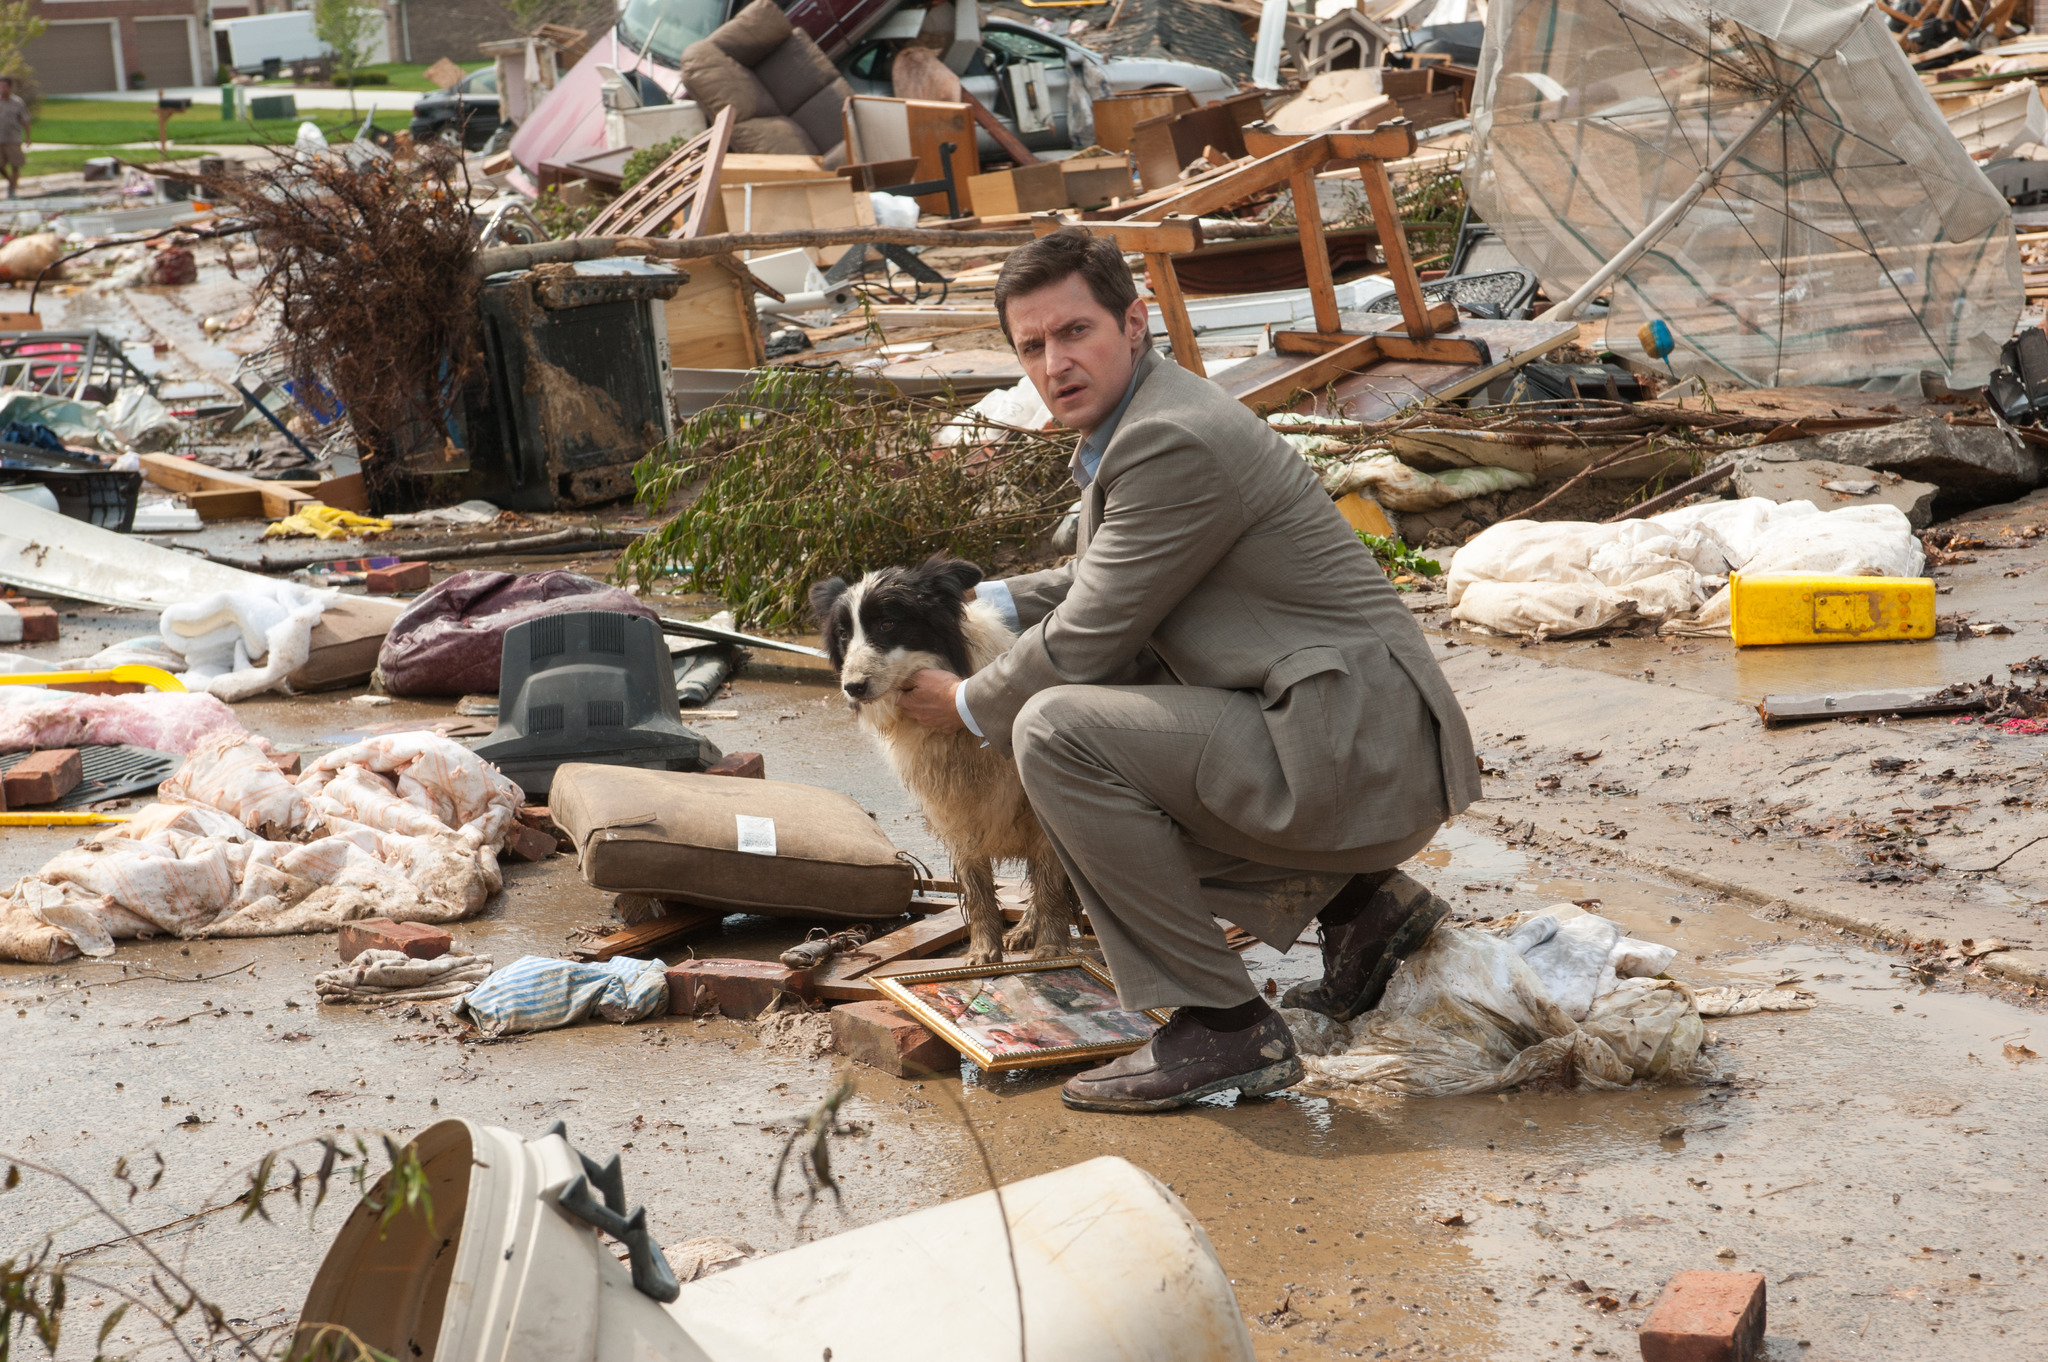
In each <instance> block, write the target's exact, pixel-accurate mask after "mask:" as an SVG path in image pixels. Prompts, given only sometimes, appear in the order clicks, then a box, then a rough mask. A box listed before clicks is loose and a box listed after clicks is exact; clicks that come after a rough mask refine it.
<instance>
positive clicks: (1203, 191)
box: [1145, 133, 1330, 222]
mask: <svg viewBox="0 0 2048 1362" xmlns="http://www.w3.org/2000/svg"><path fill="white" fill-rule="evenodd" d="M1327 136H1328V134H1325V133H1317V134H1314V135H1313V136H1309V137H1304V138H1302V139H1301V140H1299V141H1297V142H1293V143H1290V144H1289V145H1287V146H1284V147H1282V148H1280V149H1279V150H1278V151H1275V152H1273V153H1272V154H1271V155H1269V156H1261V157H1260V158H1259V159H1258V160H1256V161H1251V162H1248V163H1247V164H1245V165H1241V166H1236V167H1234V168H1232V169H1230V170H1228V171H1226V172H1224V173H1223V174H1221V175H1218V176H1216V177H1215V178H1214V179H1212V180H1204V181H1203V182H1202V183H1200V184H1197V185H1194V186H1192V187H1190V188H1189V189H1188V190H1186V191H1185V192H1184V193H1180V194H1176V195H1174V196H1173V197H1172V198H1169V199H1162V200H1160V201H1159V202H1158V203H1155V204H1152V205H1151V206H1150V207H1148V208H1147V209H1146V210H1145V220H1146V221H1148V222H1156V221H1158V220H1159V219H1161V218H1163V217H1165V216H1166V215H1167V214H1169V213H1180V214H1184V215H1185V216H1187V217H1191V218H1198V217H1201V216H1202V215H1203V214H1204V213H1214V212H1216V211H1217V210H1218V209H1222V208H1228V207H1229V206H1230V205H1231V204H1233V203H1236V202H1237V201H1238V200H1239V199H1244V198H1249V197H1251V196H1252V195H1253V194H1256V193H1258V192H1259V191H1261V190H1264V189H1270V188H1272V187H1273V186H1274V185H1276V184H1279V183H1280V182H1281V181H1283V180H1285V179H1287V178H1288V177H1289V176H1291V175H1293V174H1294V172H1295V171H1297V170H1300V169H1303V168H1307V169H1309V170H1314V169H1315V168H1316V167H1317V166H1320V165H1321V164H1322V163H1323V162H1325V161H1327V160H1329V159H1330V144H1329V142H1328V141H1327V140H1326V138H1327Z"/></svg>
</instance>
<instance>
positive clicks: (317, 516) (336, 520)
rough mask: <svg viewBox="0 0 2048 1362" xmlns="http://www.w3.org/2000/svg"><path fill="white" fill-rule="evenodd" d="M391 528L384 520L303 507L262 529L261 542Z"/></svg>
mask: <svg viewBox="0 0 2048 1362" xmlns="http://www.w3.org/2000/svg"><path fill="white" fill-rule="evenodd" d="M390 528H391V522H390V521H388V520H379V519H377V518H376V517H375V516H367V515H357V514H356V513H355V512H354V511H344V510H342V509H340V508H339V507H336V506H307V507H303V508H301V509H300V510H298V511H295V512H293V513H292V514H291V515H288V516H285V517H284V518H283V519H281V520H273V521H271V522H270V524H269V525H268V526H267V527H266V528H265V529H264V531H263V537H264V538H265V539H290V538H293V537H299V538H313V539H345V538H347V537H348V536H349V535H351V534H383V533H385V532H386V531H387V530H389V529H390Z"/></svg>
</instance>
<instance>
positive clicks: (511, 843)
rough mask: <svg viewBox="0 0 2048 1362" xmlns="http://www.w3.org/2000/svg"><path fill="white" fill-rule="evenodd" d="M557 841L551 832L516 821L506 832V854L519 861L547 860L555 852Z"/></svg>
mask: <svg viewBox="0 0 2048 1362" xmlns="http://www.w3.org/2000/svg"><path fill="white" fill-rule="evenodd" d="M556 849H557V843H556V841H555V835H554V834H553V833H551V832H542V831H541V830H540V829H539V828H530V827H528V826H526V824H524V823H520V822H516V821H515V822H514V823H513V824H512V826H511V827H510V828H508V829H507V830H506V832H505V854H506V855H508V856H510V857H512V858H513V859H514V860H518V861H545V860H546V859H547V858H548V857H550V856H552V855H554V854H555V851H556Z"/></svg>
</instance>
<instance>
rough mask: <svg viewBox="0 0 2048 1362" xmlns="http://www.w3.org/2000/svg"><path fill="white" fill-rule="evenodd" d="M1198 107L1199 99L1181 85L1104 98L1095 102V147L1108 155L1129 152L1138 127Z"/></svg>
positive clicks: (1134, 91)
mask: <svg viewBox="0 0 2048 1362" xmlns="http://www.w3.org/2000/svg"><path fill="white" fill-rule="evenodd" d="M1194 107H1195V97H1194V96H1193V95H1191V94H1189V93H1188V92H1187V91H1186V90H1184V89H1182V88H1181V87H1180V86H1178V85H1162V86H1158V87H1157V88H1154V89H1150V90H1133V91H1132V92H1131V93H1129V94H1127V95H1107V96H1104V97H1103V98H1101V99H1098V100H1096V101H1095V144H1096V145H1097V146H1099V147H1101V148H1102V149H1103V150H1104V151H1129V150H1130V149H1131V132H1132V130H1133V129H1135V128H1136V127H1137V126H1138V124H1140V123H1143V122H1146V121H1147V120H1149V119H1154V118H1164V117H1166V116H1167V115H1169V114H1177V113H1186V112H1187V111H1188V110H1190V109H1192V108H1194Z"/></svg>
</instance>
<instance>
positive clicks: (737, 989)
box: [668, 959, 811, 1017]
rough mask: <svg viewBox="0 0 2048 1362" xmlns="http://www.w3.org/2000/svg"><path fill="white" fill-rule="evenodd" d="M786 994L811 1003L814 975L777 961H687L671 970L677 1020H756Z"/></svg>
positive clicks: (670, 999)
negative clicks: (705, 1016)
mask: <svg viewBox="0 0 2048 1362" xmlns="http://www.w3.org/2000/svg"><path fill="white" fill-rule="evenodd" d="M785 994H790V995H794V996H795V997H797V998H800V999H802V1000H803V1001H805V1002H809V1001H810V1000H811V976H810V972H809V971H808V970H794V969H791V968H789V967H788V966H787V965H783V964H780V963H778V962H776V961H773V960H715V959H714V960H685V961H682V962H681V963H680V964H675V965H671V966H669V969H668V1010H669V1011H670V1012H671V1013H672V1014H674V1015H676V1016H685V1017H694V1016H701V1015H703V1014H704V1013H707V1012H717V1013H719V1014H721V1015H723V1016H727V1017H756V1016H759V1015H760V1014H761V1013H763V1012H766V1011H767V1010H768V1006H769V1004H770V1003H773V1002H774V1001H775V1000H776V999H777V998H780V997H782V996H784V995H785Z"/></svg>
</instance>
